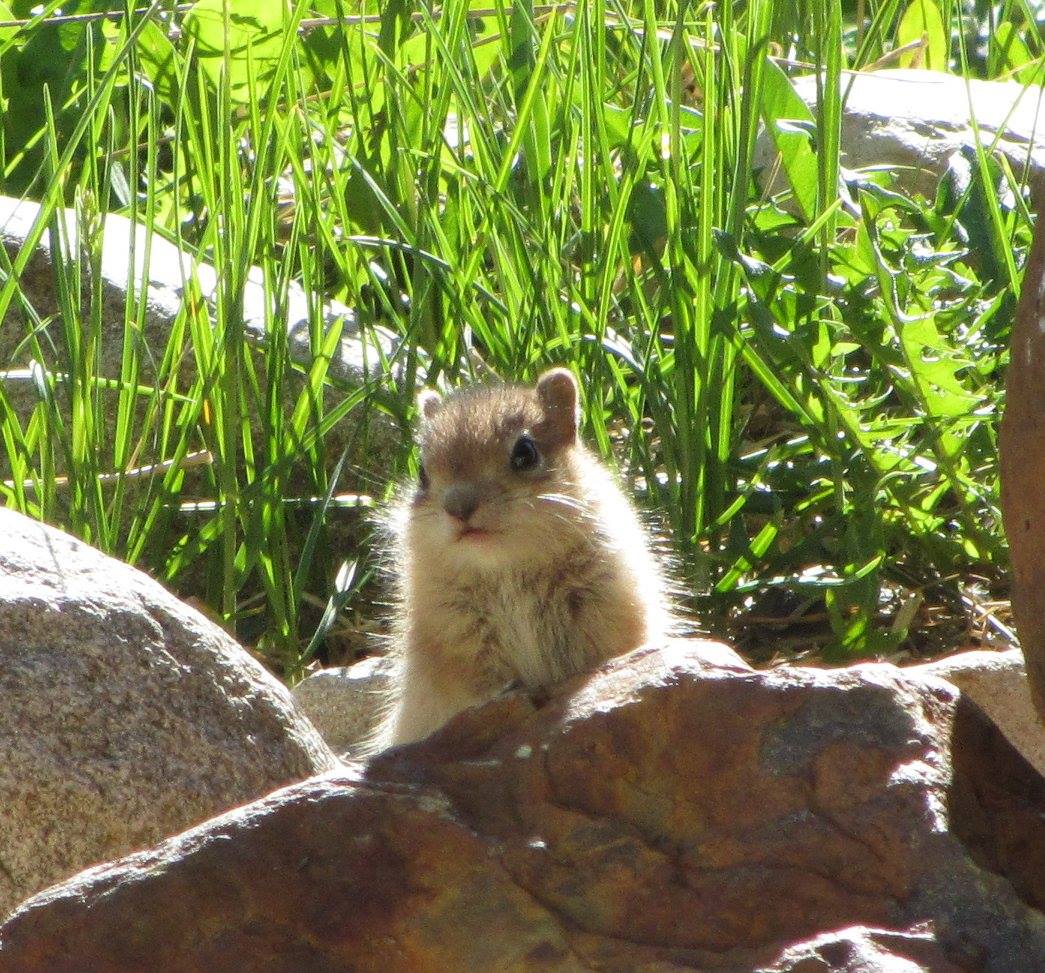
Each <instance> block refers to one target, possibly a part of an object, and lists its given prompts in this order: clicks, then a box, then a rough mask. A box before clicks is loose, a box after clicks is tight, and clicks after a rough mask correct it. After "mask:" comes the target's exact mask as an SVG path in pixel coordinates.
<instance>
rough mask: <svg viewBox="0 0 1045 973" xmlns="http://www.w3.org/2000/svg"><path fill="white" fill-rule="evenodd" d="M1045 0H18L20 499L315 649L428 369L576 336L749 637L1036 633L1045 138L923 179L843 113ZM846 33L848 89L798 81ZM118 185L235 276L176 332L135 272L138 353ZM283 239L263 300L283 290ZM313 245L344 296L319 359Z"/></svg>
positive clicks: (245, 629) (758, 652) (2, 416)
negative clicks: (62, 212) (842, 135)
mask: <svg viewBox="0 0 1045 973" xmlns="http://www.w3.org/2000/svg"><path fill="white" fill-rule="evenodd" d="M1038 16H1040V12H1039V11H1038V10H1037V8H1032V7H1031V6H1030V5H1029V4H1028V3H1027V2H1026V0H1005V2H997V3H991V2H981V0H859V2H846V3H843V2H841V0H788V2H784V0H749V2H736V3H729V2H726V3H718V4H712V3H705V2H698V0H693V2H689V0H657V2H654V0H591V2H586V3H579V4H557V5H552V6H540V5H536V4H533V3H532V2H529V0H519V2H515V3H507V2H504V0H481V2H477V0H471V2H466V0H445V2H443V3H441V4H438V5H433V4H429V3H424V2H412V0H387V2H385V3H382V4H380V10H378V5H377V4H363V3H354V4H350V3H347V2H341V0H311V2H308V3H306V2H297V3H294V2H287V3H278V2H273V0H236V2H233V0H200V2H197V3H188V4H179V5H177V6H173V5H171V4H170V3H160V2H157V3H153V4H151V5H149V6H147V7H143V8H142V9H134V8H132V6H131V4H130V3H126V4H124V3H112V2H110V3H105V2H89V0H84V2H75V0H74V2H72V3H70V2H67V0H62V2H61V4H60V8H59V0H53V2H50V3H47V4H44V5H42V6H40V5H35V4H34V3H33V2H31V0H14V2H7V3H2V2H0V98H2V105H3V120H2V132H0V135H2V139H0V192H3V193H4V194H7V195H10V196H16V197H27V198H31V199H35V200H39V201H41V202H42V204H43V208H42V210H41V217H40V220H39V221H38V222H37V224H36V226H35V227H34V233H33V235H32V237H31V239H30V241H29V244H27V246H26V247H25V248H24V249H23V250H22V251H21V252H19V253H17V254H7V255H3V254H2V251H0V314H2V315H3V316H4V324H3V327H4V328H6V329H16V331H17V342H16V344H17V348H16V351H15V353H13V354H12V355H11V358H10V360H9V361H6V362H0V368H2V369H5V370H4V371H2V372H0V443H2V447H0V449H2V450H3V453H0V457H2V456H3V455H6V463H7V466H6V474H5V481H4V483H2V484H0V494H2V499H3V502H4V503H6V504H9V505H11V506H15V507H17V508H19V509H22V510H24V511H26V512H27V513H29V514H31V515H32V516H35V517H41V518H43V519H46V520H48V521H50V522H52V523H56V524H59V525H61V526H63V527H65V528H67V529H69V530H71V531H72V532H74V533H76V534H78V535H80V536H81V537H83V538H85V539H86V540H88V541H90V542H91V543H93V544H95V545H97V546H98V547H100V548H102V549H103V550H105V551H107V552H109V553H111V554H114V555H115V556H117V557H119V558H123V559H126V560H128V561H130V562H132V563H136V564H138V565H139V566H141V567H143V568H144V569H146V570H148V571H150V572H152V573H153V574H154V575H156V576H157V577H159V578H160V579H162V580H163V581H164V582H165V583H167V584H168V585H170V586H171V587H173V588H174V589H175V590H180V591H182V592H185V593H190V594H192V595H194V596H195V597H196V598H197V599H198V601H199V602H200V603H201V604H203V605H205V606H209V609H210V610H211V612H212V613H213V614H214V615H215V616H216V617H218V618H219V619H220V620H221V621H222V622H223V624H225V625H226V626H227V627H228V628H229V629H230V630H231V631H233V632H234V633H236V634H237V635H238V636H239V637H240V639H241V640H243V641H245V642H246V643H248V644H250V645H251V646H253V647H254V648H255V649H256V651H258V652H259V653H261V654H262V655H263V656H264V657H265V658H266V659H267V660H268V661H269V662H270V664H271V665H272V666H273V667H274V668H275V669H276V670H277V671H280V672H281V673H282V674H284V675H285V676H286V677H288V678H290V679H296V678H298V677H299V676H300V675H301V674H302V673H303V672H304V671H306V669H307V667H308V666H309V665H310V664H312V663H313V662H314V661H315V660H317V659H321V660H325V661H341V660H343V659H345V658H350V657H351V656H352V655H353V654H354V653H355V652H357V651H359V650H360V649H361V648H362V645H363V641H364V640H363V639H362V638H361V637H360V635H361V633H363V632H364V631H365V630H366V629H367V628H369V627H371V625H372V624H373V617H374V615H375V612H374V610H373V605H372V598H373V589H372V587H371V585H370V581H371V580H372V577H373V565H374V563H375V562H374V558H373V556H372V555H371V553H370V547H369V535H368V530H367V527H366V523H367V521H366V517H367V512H368V507H369V506H370V505H371V504H373V503H375V502H380V501H381V500H382V499H383V498H384V497H385V496H386V495H387V493H388V491H389V489H390V487H389V484H390V483H392V482H393V481H394V480H395V479H396V478H397V477H402V476H407V475H409V474H410V473H411V471H412V468H413V467H412V464H413V463H414V458H413V456H412V453H411V449H410V443H409V428H410V423H411V421H412V418H413V416H412V411H413V395H412V392H413V389H414V387H415V385H416V384H417V383H419V382H424V383H429V384H442V383H445V384H456V383H458V382H463V381H471V380H473V379H485V378H488V377H489V376H491V375H494V374H496V375H500V376H503V377H506V378H513V379H520V380H529V379H532V378H533V377H534V376H535V375H536V374H537V373H538V372H539V371H540V370H541V369H543V368H544V367H546V366H548V365H549V364H556V363H567V364H569V365H570V366H571V367H572V368H573V369H575V370H576V372H577V373H578V374H580V375H581V376H582V378H583V389H584V408H585V416H586V420H585V429H584V433H585V435H586V437H587V438H588V440H589V441H590V442H592V443H593V444H594V445H595V447H596V448H597V449H598V450H599V451H600V452H602V453H603V454H604V455H606V456H607V457H610V456H612V457H614V459H615V461H616V462H617V464H618V465H619V467H620V469H621V470H622V473H623V475H624V476H625V477H626V478H627V479H628V480H629V481H630V482H631V484H632V486H633V487H634V489H635V491H636V494H637V496H638V498H639V503H640V504H641V505H642V506H644V507H646V508H648V509H650V510H651V511H656V513H657V516H658V517H659V520H660V522H661V524H662V527H663V531H664V534H665V535H666V536H667V537H668V538H670V541H671V543H672V545H673V547H674V550H675V552H676V554H677V560H678V570H679V574H680V576H681V578H682V579H683V581H684V583H685V588H686V591H687V592H688V600H689V607H690V608H692V609H693V610H694V611H695V612H696V613H697V614H698V615H699V616H700V617H701V618H702V619H703V623H704V625H705V626H706V627H708V628H710V629H712V630H713V631H719V632H724V633H726V634H729V635H731V636H732V637H734V638H736V639H738V640H739V642H740V644H741V646H742V647H743V648H745V649H746V650H747V651H748V652H749V654H750V655H751V656H752V658H754V659H756V660H763V661H764V660H767V659H770V658H775V657H778V656H780V655H795V654H809V653H812V654H814V655H815V656H816V657H818V658H823V659H826V660H829V661H835V662H837V661H844V660H846V659H852V658H856V657H866V656H882V655H888V656H892V657H896V656H902V655H903V654H905V653H928V652H933V651H939V650H942V649H947V648H952V647H955V646H957V645H959V644H962V643H963V642H964V641H966V640H967V639H969V638H970V637H973V636H976V635H982V636H986V635H987V632H988V628H992V629H993V631H995V632H997V633H1001V637H1004V636H1005V632H1006V629H1005V626H1004V613H1003V611H1002V609H1001V608H1000V607H999V606H1001V605H1003V602H1004V598H1005V595H1006V582H1005V570H1006V548H1005V542H1004V538H1003V536H1002V531H1001V526H1000V515H999V510H998V465H997V419H998V416H999V409H1000V406H1001V401H1002V380H1001V379H1002V376H1003V373H1004V367H1005V363H1006V358H1007V350H1006V345H1007V340H1008V336H1009V331H1010V327H1011V322H1012V316H1013V310H1014V304H1015V295H1016V294H1017V293H1018V285H1019V276H1020V268H1021V265H1022V262H1023V259H1024V256H1025V253H1026V250H1027V247H1028V244H1029V237H1030V227H1031V217H1030V213H1029V211H1028V208H1027V203H1026V192H1025V186H1024V183H1025V174H1024V173H1021V172H1016V171H1012V169H1011V167H1009V166H1006V165H1004V164H1003V163H999V161H997V160H996V159H995V158H994V157H993V156H992V155H991V154H990V152H989V151H988V149H989V146H987V147H984V148H983V149H981V150H980V151H978V152H977V153H976V156H975V159H974V160H973V162H974V165H973V171H974V177H973V178H972V179H971V180H966V181H965V183H964V184H962V183H961V182H960V181H959V180H957V179H952V178H945V179H944V180H943V181H942V182H941V183H940V185H939V189H938V191H937V192H936V194H935V195H934V196H933V198H929V199H926V198H921V197H915V198H911V197H909V196H908V195H905V194H904V193H903V191H902V190H900V189H899V188H898V186H897V185H896V184H895V182H894V174H892V173H889V172H881V171H862V172H857V171H851V170H849V169H847V168H845V166H844V163H843V160H842V159H841V158H840V151H839V131H840V118H841V106H842V103H843V101H844V99H845V95H846V88H847V84H848V80H849V79H850V78H851V77H852V76H853V75H852V72H856V71H865V70H871V69H874V68H876V67H880V66H893V67H895V66H908V67H916V68H917V67H929V68H934V69H937V70H946V71H950V72H953V73H956V74H959V75H961V76H963V77H965V78H999V79H1000V78H1005V79H1016V80H1018V81H1020V82H1021V83H1024V84H1039V83H1041V80H1042V76H1043V72H1045V67H1043V63H1045V62H1043V50H1045V48H1043V44H1042V39H1041V31H1040V26H1039V23H1038V21H1037V19H1036V18H1037V17H1038ZM807 73H819V74H820V76H821V78H822V91H821V98H820V102H819V107H818V109H817V110H816V111H815V112H810V111H809V109H807V108H806V107H805V106H804V105H803V103H802V102H801V101H800V100H799V99H798V97H797V96H796V95H795V93H794V90H793V88H792V87H791V84H790V81H789V78H790V77H792V76H794V75H795V74H807ZM760 129H764V130H765V131H766V132H768V133H769V135H770V137H771V138H772V139H773V141H774V142H775V144H776V147H777V149H778V151H779V153H780V163H779V164H780V172H781V173H782V175H783V177H784V180H783V183H782V185H783V187H784V188H783V190H782V191H781V192H780V193H779V194H777V195H774V196H769V195H768V194H767V192H766V190H765V189H764V188H763V186H764V183H763V182H760V181H759V179H758V178H756V177H757V175H758V174H757V173H756V172H755V171H754V169H753V158H752V153H753V148H754V144H755V138H756V134H757V133H758V131H759V130H760ZM61 206H69V207H73V208H74V209H75V211H76V216H77V221H78V224H79V226H80V227H81V231H82V232H81V235H82V246H81V256H82V260H81V261H70V262H68V263H66V264H64V265H62V264H61V262H59V265H58V266H56V267H55V294H56V296H57V306H58V311H57V313H55V314H51V315H45V314H42V313H41V312H40V311H39V310H38V309H36V308H34V307H33V305H32V302H31V301H30V300H29V299H28V298H27V296H26V295H25V293H24V292H23V290H22V287H21V285H20V282H19V273H20V272H21V270H22V269H23V268H24V267H25V265H26V263H27V261H28V258H29V255H30V252H31V244H33V243H35V241H36V240H38V239H40V238H41V237H42V236H43V235H44V234H46V233H51V234H58V233H59V232H60V231H59V224H58V221H57V220H56V219H55V218H54V213H55V209H56V207H61ZM110 213H111V214H123V215H126V216H128V217H130V218H131V219H132V220H135V221H138V222H140V223H142V224H143V225H145V226H146V227H148V229H149V231H150V233H151V234H155V235H157V236H161V237H164V238H167V239H169V240H171V241H174V242H176V243H177V244H178V245H179V246H180V247H181V248H183V249H184V250H185V251H186V252H188V253H190V254H192V255H194V258H198V259H199V260H200V261H207V262H210V263H212V264H213V265H214V266H215V267H216V268H217V270H218V273H219V275H220V284H219V289H218V295H217V300H216V302H215V304H214V306H213V307H208V306H207V304H206V303H205V302H203V301H197V300H187V301H186V302H185V306H184V308H183V311H182V313H181V315H180V316H179V318H178V320H177V321H176V322H175V325H174V327H173V328H172V330H171V332H170V334H169V336H168V337H167V338H166V339H165V340H166V346H165V347H146V345H145V343H144V342H143V341H142V340H141V335H142V327H143V320H144V308H143V302H142V301H141V300H139V299H138V298H137V297H135V296H134V295H131V296H129V298H128V300H127V302H126V307H125V328H124V332H123V335H122V337H121V352H120V356H119V357H120V362H121V365H120V368H119V373H118V374H101V371H100V362H101V361H102V357H103V356H102V350H103V349H102V344H103V342H104V340H105V338H104V336H103V327H102V319H103V310H104V309H103V307H102V302H101V298H100V296H99V291H98V288H92V287H90V286H88V282H89V280H90V274H89V269H90V268H91V267H92V266H93V267H94V269H95V271H96V270H97V260H98V253H99V250H98V246H99V243H100V228H101V226H102V225H103V222H104V219H105V216H106V214H110ZM129 259H130V255H129ZM92 261H93V263H92ZM251 266H258V267H260V268H262V270H263V272H264V274H265V278H266V281H267V287H268V289H269V293H270V296H271V300H270V302H269V304H270V306H269V308H268V311H267V315H268V316H267V319H266V320H267V328H266V337H265V339H264V340H262V341H257V340H253V339H252V338H251V337H250V335H249V334H247V333H246V332H245V330H244V328H243V325H242V301H243V287H244V282H245V280H246V278H247V274H248V270H249V268H250V267H251ZM290 281H297V282H300V283H301V284H302V285H303V286H304V288H305V290H306V292H307V293H308V294H309V295H312V296H313V297H314V301H313V304H314V307H313V312H312V321H311V327H310V340H311V343H312V347H313V351H314V353H315V362H314V364H313V365H312V366H311V367H310V368H308V369H305V370H304V371H302V369H301V367H300V366H298V365H296V364H294V362H293V360H292V359H291V357H290V355H289V351H288V342H287V340H286V314H287V312H286V303H287V299H286V294H287V288H288V285H289V282H290ZM187 292H188V293H193V282H192V281H191V280H190V281H189V282H188V291H187ZM335 298H336V299H338V300H340V301H343V302H344V303H345V304H347V305H348V306H350V307H352V308H354V309H355V310H356V312H357V315H358V319H359V324H360V328H361V329H362V331H363V332H364V334H367V333H377V331H378V329H385V331H386V332H390V333H392V334H394V335H396V336H398V337H399V338H401V339H402V340H401V341H399V342H398V343H397V344H396V350H395V352H394V353H393V354H391V355H389V356H381V355H376V356H374V357H373V360H372V362H371V363H370V366H369V369H370V371H369V378H368V381H367V382H366V383H365V384H364V386H363V387H362V388H348V387H343V386H342V385H341V384H340V383H339V382H337V381H336V380H334V379H333V378H332V377H331V376H330V375H329V374H328V371H327V362H328V361H329V355H330V352H331V349H332V348H333V347H334V345H335V344H336V341H337V339H338V338H339V334H338V333H337V329H336V328H335V329H334V331H333V332H331V331H330V330H328V329H327V328H326V327H325V326H324V325H323V320H322V317H321V313H320V310H321V307H320V305H321V302H322V301H323V300H327V299H335ZM27 360H31V361H32V362H33V363H34V364H33V366H32V367H31V368H29V369H27V368H26V367H25V363H26V361H27ZM186 363H188V364H189V365H190V366H191V367H188V368H187V367H185V366H186ZM294 372H301V374H300V375H299V376H298V385H297V386H295V388H297V389H298V391H296V392H295V393H294V394H293V395H291V396H290V397H289V399H288V396H287V394H286V389H287V388H288V387H290V386H289V380H290V378H291V377H292V376H293V373H294ZM26 386H28V388H29V390H30V392H31V396H32V399H31V401H32V407H31V409H30V410H29V412H28V413H27V412H25V411H24V410H23V411H19V410H18V409H17V408H16V407H15V393H16V391H21V392H24V391H25V387H26ZM105 415H108V416H109V417H110V418H112V417H115V418H114V420H113V421H114V422H115V426H114V427H113V428H115V434H113V433H111V432H110V431H107V430H108V428H109V427H107V426H106V423H105V422H104V421H103V418H102V417H103V416H105ZM251 417H254V421H255V426H254V432H253V433H252V431H251V422H250V419H251ZM345 423H348V424H352V425H351V428H352V429H354V430H355V432H354V433H353V436H352V437H351V439H350V444H349V447H348V448H347V449H345V450H344V451H342V450H341V449H340V448H337V449H334V448H332V447H331V443H332V442H333V440H332V433H333V432H334V431H335V430H338V429H342V428H344V427H343V425H342V424H345ZM390 427H391V429H392V431H393V434H392V435H391V436H389V432H388V430H389V428H390ZM389 442H391V443H392V444H393V445H392V446H391V447H390V446H389V445H388V444H389ZM200 457H203V459H205V460H206V462H202V463H199V462H198V460H199V458H200ZM193 463H195V464H196V465H193ZM154 464H161V465H160V466H159V467H158V468H157V469H153V470H152V471H151V472H149V471H148V470H147V469H146V471H145V472H142V470H143V468H147V467H149V466H152V465H154ZM985 620H986V621H985Z"/></svg>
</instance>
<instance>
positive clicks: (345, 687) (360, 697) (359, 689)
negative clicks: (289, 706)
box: [293, 656, 393, 753]
mask: <svg viewBox="0 0 1045 973" xmlns="http://www.w3.org/2000/svg"><path fill="white" fill-rule="evenodd" d="M392 669H393V665H392V661H391V660H390V659H387V658H381V657H379V656H371V657H370V658H368V659H363V660H361V661H360V662H357V663H355V664H354V665H351V666H332V667H331V668H329V669H320V670H318V671H317V672H313V673H312V674H311V675H309V676H308V677H306V678H305V679H303V680H302V681H301V682H299V683H298V684H297V685H296V686H295V687H294V689H293V693H294V702H296V703H297V704H298V708H299V709H300V710H301V712H302V713H304V714H305V716H307V717H308V718H309V720H311V722H312V725H313V726H314V727H315V728H316V729H317V730H319V732H320V734H322V736H323V739H324V740H326V742H327V744H328V745H329V746H330V749H331V750H333V751H334V752H335V753H344V752H345V751H348V750H351V749H353V748H354V747H357V746H358V745H359V744H360V743H362V742H363V741H365V740H367V739H368V738H369V737H370V736H371V734H373V733H374V731H375V730H377V727H378V723H379V722H380V720H381V717H382V715H383V714H385V713H386V712H387V711H388V707H389V705H390V703H391V698H392V697H391V690H392V678H393V676H392Z"/></svg>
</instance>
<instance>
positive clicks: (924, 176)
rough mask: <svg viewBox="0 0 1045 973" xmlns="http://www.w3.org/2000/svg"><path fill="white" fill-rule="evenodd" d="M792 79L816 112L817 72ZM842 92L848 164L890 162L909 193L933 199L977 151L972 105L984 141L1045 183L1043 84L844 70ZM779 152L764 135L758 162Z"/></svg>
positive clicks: (768, 164) (767, 165)
mask: <svg viewBox="0 0 1045 973" xmlns="http://www.w3.org/2000/svg"><path fill="white" fill-rule="evenodd" d="M791 82H792V84H793V85H794V88H795V91H796V93H797V94H798V95H799V97H800V98H801V99H802V100H803V101H804V102H805V103H806V104H807V105H808V106H809V107H810V108H811V109H812V111H813V112H814V114H815V112H816V77H815V76H813V75H806V76H804V77H797V78H792V79H791ZM842 96H843V98H844V105H843V112H842V131H841V142H842V153H843V155H842V162H843V164H844V165H845V166H847V167H848V168H850V169H860V168H864V167H866V166H887V167H889V169H890V170H891V171H892V172H893V173H894V174H895V176H896V182H897V185H898V186H899V187H900V188H902V189H903V191H905V192H907V193H910V194H914V193H920V194H921V195H922V196H924V197H925V198H927V199H932V198H933V196H934V195H935V194H936V184H937V183H938V182H939V179H940V177H941V176H942V175H943V174H944V173H945V172H946V171H947V168H948V166H949V165H950V164H951V161H952V159H954V158H956V157H957V156H960V154H961V151H962V149H963V148H964V149H965V150H966V151H968V150H969V149H975V145H976V139H975V134H974V132H973V128H972V123H971V121H970V107H971V113H972V114H974V115H975V117H976V122H977V124H978V125H979V129H980V140H981V142H982V144H983V145H984V146H985V147H987V148H989V149H991V150H992V151H994V152H996V153H998V154H1000V155H1003V156H1005V157H1006V158H1007V159H1008V160H1009V163H1010V164H1011V166H1012V169H1013V172H1014V173H1016V175H1017V176H1019V175H1020V173H1022V172H1023V169H1024V167H1027V168H1028V181H1029V183H1030V185H1032V186H1040V185H1045V180H1043V178H1042V177H1043V174H1045V114H1042V113H1041V112H1040V111H1039V100H1040V99H1041V88H1039V87H1037V86H1033V85H1031V86H1027V85H1023V84H1020V83H1019V82H1017V81H977V80H971V81H966V79H965V78H962V77H959V76H957V75H951V74H944V73H943V72H940V71H921V70H915V69H895V70H887V71H873V72H852V73H848V74H844V75H843V76H842ZM775 155H776V151H775V149H774V147H773V144H772V141H771V140H770V139H769V137H768V136H767V135H765V134H763V135H762V136H761V137H760V139H759V142H758V145H757V147H756V153H755V165H756V166H757V167H760V168H762V169H764V170H766V171H769V170H771V169H772V163H773V159H774V157H775ZM781 186H782V183H781ZM777 188H779V187H777ZM773 191H776V189H774V190H773Z"/></svg>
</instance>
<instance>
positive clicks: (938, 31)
mask: <svg viewBox="0 0 1045 973" xmlns="http://www.w3.org/2000/svg"><path fill="white" fill-rule="evenodd" d="M914 41H921V42H922V44H923V46H922V47H920V48H918V49H917V50H914V51H909V52H907V53H905V54H901V55H900V66H901V67H904V68H912V67H913V68H927V69H928V70H930V71H946V70H947V53H948V50H949V47H950V45H949V43H948V35H947V28H946V26H945V25H944V22H943V16H942V15H941V14H940V8H939V6H938V5H937V4H936V2H935V0H911V3H910V4H908V7H907V9H906V10H905V11H904V14H903V16H902V17H901V18H900V23H899V25H898V26H897V28H896V43H897V44H898V45H899V46H901V47H903V46H904V45H906V44H910V43H912V42H914Z"/></svg>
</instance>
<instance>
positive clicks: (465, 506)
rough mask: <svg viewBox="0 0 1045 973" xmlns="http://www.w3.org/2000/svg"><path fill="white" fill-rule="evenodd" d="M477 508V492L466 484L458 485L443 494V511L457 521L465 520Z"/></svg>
mask: <svg viewBox="0 0 1045 973" xmlns="http://www.w3.org/2000/svg"><path fill="white" fill-rule="evenodd" d="M478 506H479V491H478V490H476V488H475V487H474V486H471V485H470V484H468V483H458V484H455V485H454V486H452V487H449V488H448V489H447V491H446V493H444V494H443V509H444V510H445V511H446V512H447V513H448V514H449V515H450V516H451V517H456V518H457V519H458V520H467V519H468V518H469V517H471V516H472V514H474V513H475V510H476V507H478Z"/></svg>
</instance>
